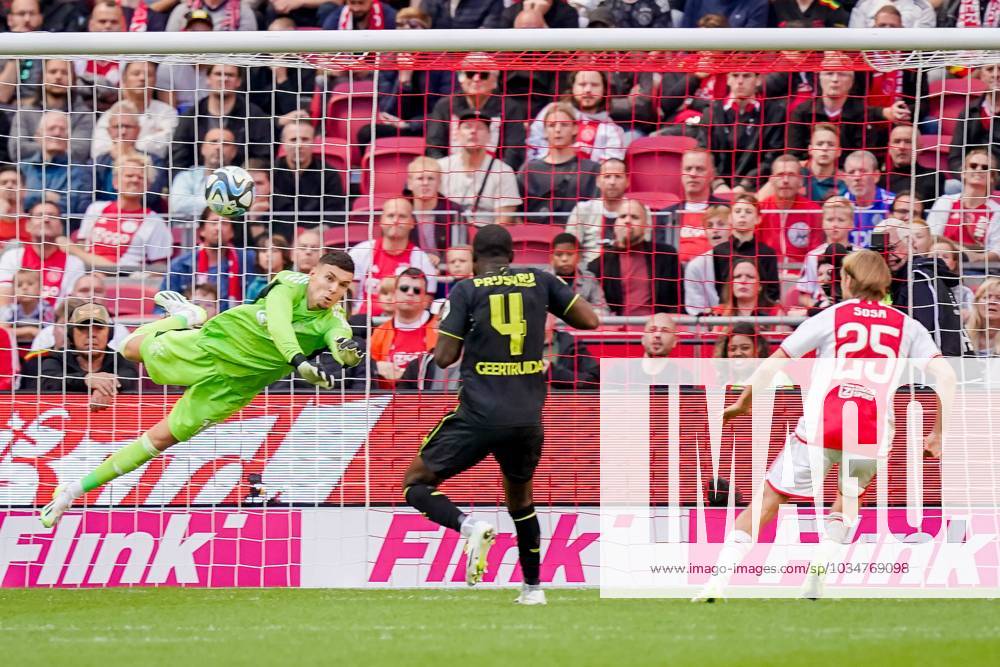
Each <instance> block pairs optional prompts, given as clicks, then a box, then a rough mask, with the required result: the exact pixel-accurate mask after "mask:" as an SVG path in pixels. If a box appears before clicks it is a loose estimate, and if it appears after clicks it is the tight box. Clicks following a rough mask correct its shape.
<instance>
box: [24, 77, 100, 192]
mask: <svg viewBox="0 0 1000 667" xmlns="http://www.w3.org/2000/svg"><path fill="white" fill-rule="evenodd" d="M74 83H75V77H74V75H73V65H72V64H71V63H70V61H68V60H61V59H58V58H50V59H49V60H46V61H45V63H44V64H43V66H42V85H41V87H40V88H39V89H38V92H37V95H36V96H35V97H33V98H31V99H27V100H25V99H23V98H22V99H21V100H20V102H19V104H18V105H17V111H16V112H14V115H13V117H12V118H11V123H10V136H9V138H8V140H7V150H8V152H9V155H10V158H11V160H12V161H15V162H18V161H23V160H25V159H27V158H29V157H30V156H31V155H32V154H35V153H38V152H39V150H40V149H41V141H40V139H39V137H40V136H41V135H40V134H39V131H38V130H39V125H40V124H41V122H42V118H43V117H44V116H46V115H48V114H49V113H52V112H54V111H58V112H62V113H63V114H65V120H66V131H67V134H66V139H68V140H70V141H69V144H68V146H67V148H66V153H67V160H68V161H72V162H73V164H81V165H82V164H84V163H86V162H87V159H88V158H89V157H90V138H91V136H92V135H93V134H94V111H93V109H92V108H91V106H90V101H89V100H88V99H87V97H86V96H85V95H84V93H83V91H82V90H81V89H80V88H76V87H75V86H74ZM88 190H89V188H88ZM88 197H89V195H88Z"/></svg>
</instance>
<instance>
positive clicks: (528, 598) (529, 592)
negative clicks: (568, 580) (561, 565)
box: [514, 584, 548, 605]
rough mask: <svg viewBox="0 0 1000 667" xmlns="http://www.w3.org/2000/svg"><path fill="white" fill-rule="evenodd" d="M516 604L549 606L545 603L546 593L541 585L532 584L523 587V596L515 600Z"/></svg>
mask: <svg viewBox="0 0 1000 667" xmlns="http://www.w3.org/2000/svg"><path fill="white" fill-rule="evenodd" d="M514 602H515V603H517V604H523V605H540V604H548V603H547V602H546V601H545V591H543V590H542V587H541V586H539V585H534V586H532V585H530V584H524V585H523V586H522V587H521V594H520V595H518V596H517V599H516V600H514Z"/></svg>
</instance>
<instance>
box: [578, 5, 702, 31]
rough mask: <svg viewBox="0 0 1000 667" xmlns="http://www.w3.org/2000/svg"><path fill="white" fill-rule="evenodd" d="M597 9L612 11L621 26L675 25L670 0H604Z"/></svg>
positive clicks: (617, 23) (669, 26)
mask: <svg viewBox="0 0 1000 667" xmlns="http://www.w3.org/2000/svg"><path fill="white" fill-rule="evenodd" d="M689 1H690V0H689ZM597 10H606V11H608V12H610V14H611V16H612V18H613V20H614V23H615V26H617V27H619V28H672V27H673V21H671V19H670V0H604V1H603V2H602V3H601V4H600V5H598V6H597Z"/></svg>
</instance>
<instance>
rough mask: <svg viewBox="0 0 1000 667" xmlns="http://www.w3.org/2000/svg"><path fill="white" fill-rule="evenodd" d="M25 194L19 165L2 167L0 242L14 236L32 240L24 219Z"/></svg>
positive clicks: (0, 177)
mask: <svg viewBox="0 0 1000 667" xmlns="http://www.w3.org/2000/svg"><path fill="white" fill-rule="evenodd" d="M24 194H25V190H24V180H23V179H22V178H21V172H20V171H18V169H17V167H15V166H14V165H4V166H3V167H0V243H2V242H4V241H9V240H11V239H14V238H16V239H19V240H21V241H30V240H31V237H30V236H29V235H28V231H27V230H26V229H25V225H24V222H23V220H22V216H23V215H24Z"/></svg>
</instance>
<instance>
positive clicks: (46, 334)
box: [31, 271, 129, 351]
mask: <svg viewBox="0 0 1000 667" xmlns="http://www.w3.org/2000/svg"><path fill="white" fill-rule="evenodd" d="M104 276H105V274H103V273H100V272H98V271H91V272H89V273H84V274H83V275H81V276H80V277H79V278H77V279H76V282H75V283H73V289H72V290H70V293H69V296H68V297H66V298H65V299H63V300H62V301H60V302H59V305H58V306H57V307H56V322H55V324H50V325H48V326H46V327H43V328H42V330H41V331H39V332H38V335H37V336H35V339H34V340H33V341H31V350H32V351H37V350H54V349H56V348H60V347H62V346H63V345H64V344H65V341H66V331H65V324H66V319H67V318H68V317H69V314H70V313H72V312H73V310H74V309H75V308H76V306H79V305H82V304H83V303H96V304H99V305H101V306H104V307H105V308H107V307H108V299H107V295H108V283H107V278H105V277H104ZM109 312H111V311H109ZM128 335H129V330H128V327H126V326H125V325H124V324H121V323H120V322H115V323H114V325H113V328H112V331H111V342H110V343H108V346H109V347H110V348H111V349H112V350H119V349H121V344H122V343H123V342H125V339H126V338H128Z"/></svg>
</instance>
